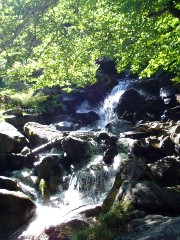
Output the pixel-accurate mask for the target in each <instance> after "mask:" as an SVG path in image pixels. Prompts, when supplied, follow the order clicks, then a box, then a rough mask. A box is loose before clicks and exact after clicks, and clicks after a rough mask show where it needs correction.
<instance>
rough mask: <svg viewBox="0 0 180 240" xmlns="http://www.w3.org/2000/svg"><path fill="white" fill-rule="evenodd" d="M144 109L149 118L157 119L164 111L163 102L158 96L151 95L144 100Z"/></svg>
mask: <svg viewBox="0 0 180 240" xmlns="http://www.w3.org/2000/svg"><path fill="white" fill-rule="evenodd" d="M144 109H145V112H146V116H147V118H148V119H149V120H150V119H152V120H157V119H160V116H161V115H162V113H163V111H164V104H163V101H162V99H161V98H160V97H151V98H148V99H146V100H145V106H144Z"/></svg>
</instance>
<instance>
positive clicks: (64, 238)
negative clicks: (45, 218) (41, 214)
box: [45, 219, 89, 240]
mask: <svg viewBox="0 0 180 240" xmlns="http://www.w3.org/2000/svg"><path fill="white" fill-rule="evenodd" d="M88 226H89V224H88V223H87V222H85V221H82V220H78V219H73V220H71V221H69V222H66V223H62V224H60V225H59V226H56V227H50V228H48V229H46V230H45V233H46V235H47V236H48V239H49V240H53V239H56V240H70V239H72V236H73V233H74V232H76V231H80V230H83V229H86V228H87V227H88Z"/></svg>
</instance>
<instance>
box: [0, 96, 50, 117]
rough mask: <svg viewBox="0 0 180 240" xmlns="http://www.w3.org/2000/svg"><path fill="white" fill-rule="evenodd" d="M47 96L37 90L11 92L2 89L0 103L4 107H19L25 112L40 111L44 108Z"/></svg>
mask: <svg viewBox="0 0 180 240" xmlns="http://www.w3.org/2000/svg"><path fill="white" fill-rule="evenodd" d="M46 99H47V97H46V96H45V95H44V94H43V93H42V92H38V93H37V94H35V95H34V94H33V92H32V91H26V92H20V93H19V92H13V91H4V92H3V93H2V100H1V101H2V103H1V105H3V107H4V108H5V109H11V108H12V109H13V108H17V107H18V108H21V109H22V110H23V111H25V112H31V113H41V112H43V111H44V110H45V102H46Z"/></svg>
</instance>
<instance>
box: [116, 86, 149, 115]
mask: <svg viewBox="0 0 180 240" xmlns="http://www.w3.org/2000/svg"><path fill="white" fill-rule="evenodd" d="M144 103H145V100H144V98H143V97H142V96H141V95H140V94H139V93H138V92H137V91H136V90H135V89H128V90H126V91H125V92H124V93H123V94H122V95H121V97H120V99H119V102H118V104H117V108H116V112H117V116H118V117H119V118H121V117H122V116H123V114H124V113H125V112H126V113H130V114H136V117H137V119H142V118H143V115H144Z"/></svg>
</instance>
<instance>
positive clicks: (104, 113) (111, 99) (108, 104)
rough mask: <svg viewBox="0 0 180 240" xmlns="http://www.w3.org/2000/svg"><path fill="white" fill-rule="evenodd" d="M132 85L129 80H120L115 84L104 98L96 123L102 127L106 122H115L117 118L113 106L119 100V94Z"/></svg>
mask: <svg viewBox="0 0 180 240" xmlns="http://www.w3.org/2000/svg"><path fill="white" fill-rule="evenodd" d="M130 87H132V83H131V82H130V81H129V80H124V81H120V82H119V84H118V85H117V86H115V87H114V88H113V89H112V91H111V93H110V94H109V95H108V97H107V98H106V99H105V100H104V102H103V103H102V105H101V106H100V109H99V115H100V121H99V123H98V125H99V126H100V127H101V128H104V127H105V126H106V124H107V123H111V122H115V121H117V120H118V118H117V116H116V113H115V107H116V106H117V103H118V101H119V98H120V97H121V95H122V94H123V93H124V92H125V90H127V89H129V88H130Z"/></svg>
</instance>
